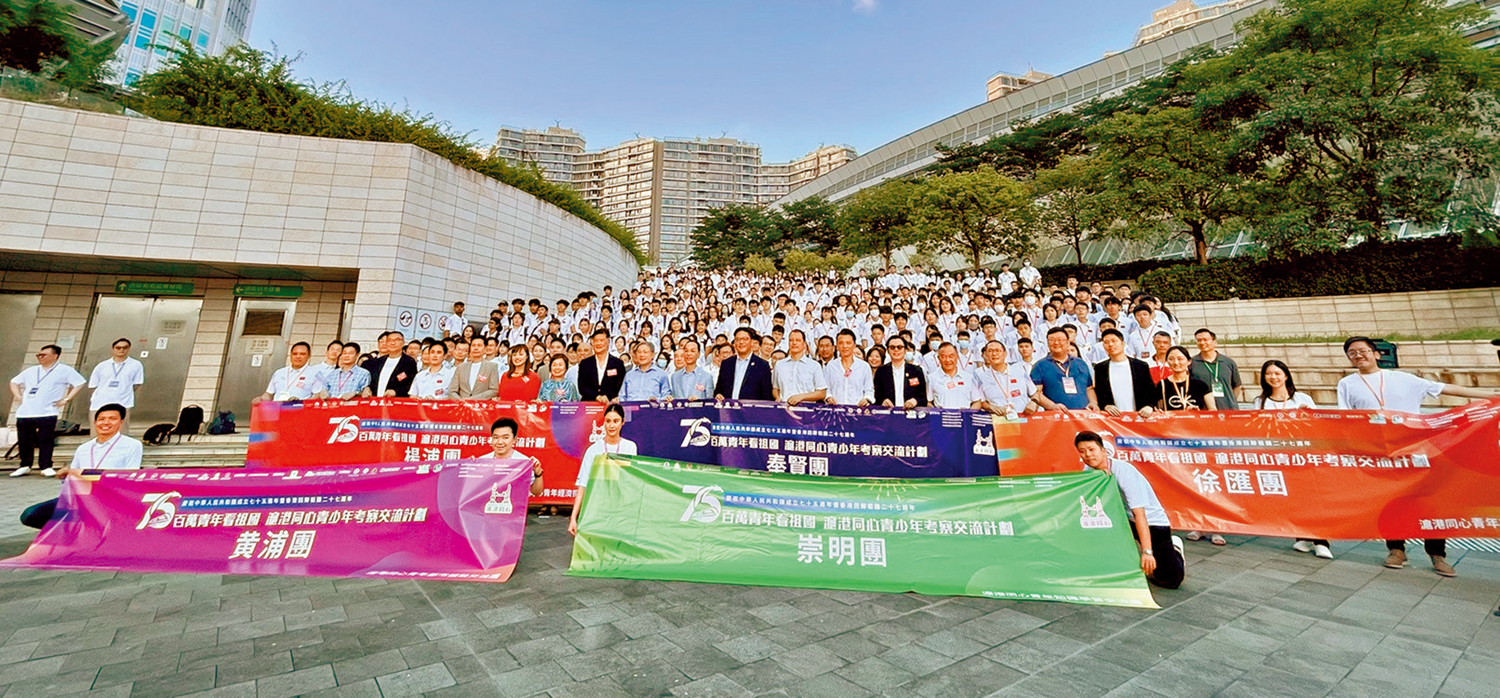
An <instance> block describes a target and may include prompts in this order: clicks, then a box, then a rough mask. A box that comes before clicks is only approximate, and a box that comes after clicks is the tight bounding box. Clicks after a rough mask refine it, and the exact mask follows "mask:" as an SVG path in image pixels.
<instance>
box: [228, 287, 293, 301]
mask: <svg viewBox="0 0 1500 698" xmlns="http://www.w3.org/2000/svg"><path fill="white" fill-rule="evenodd" d="M234 295H236V296H243V297H246V298H301V297H302V287H301V286H274V285H269V284H237V285H235V287H234Z"/></svg>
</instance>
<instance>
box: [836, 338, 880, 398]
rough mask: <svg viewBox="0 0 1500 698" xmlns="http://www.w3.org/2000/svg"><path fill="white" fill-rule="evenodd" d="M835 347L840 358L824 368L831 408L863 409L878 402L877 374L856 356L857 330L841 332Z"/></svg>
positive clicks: (868, 363) (865, 361) (868, 364)
mask: <svg viewBox="0 0 1500 698" xmlns="http://www.w3.org/2000/svg"><path fill="white" fill-rule="evenodd" d="M837 337H838V341H837V342H836V343H835V346H836V349H837V351H838V356H837V358H835V359H834V360H832V361H829V362H828V364H827V365H825V366H824V367H823V378H824V379H825V380H826V381H827V382H828V394H827V396H825V397H824V398H823V401H824V402H827V403H828V404H830V405H852V406H856V407H864V406H865V405H869V404H873V403H874V402H875V371H874V370H873V369H872V368H871V367H870V362H869V361H867V360H864V359H860V358H859V357H857V356H855V355H854V349H855V339H854V330H848V329H844V330H839V332H838V335H837Z"/></svg>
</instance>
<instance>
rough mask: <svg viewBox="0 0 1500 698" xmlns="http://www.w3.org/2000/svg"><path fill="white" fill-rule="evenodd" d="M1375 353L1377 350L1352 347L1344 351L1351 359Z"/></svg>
mask: <svg viewBox="0 0 1500 698" xmlns="http://www.w3.org/2000/svg"><path fill="white" fill-rule="evenodd" d="M1374 353H1375V352H1373V351H1370V350H1369V349H1350V350H1349V351H1346V352H1344V356H1347V357H1349V358H1351V359H1357V358H1359V357H1361V356H1366V355H1369V354H1374Z"/></svg>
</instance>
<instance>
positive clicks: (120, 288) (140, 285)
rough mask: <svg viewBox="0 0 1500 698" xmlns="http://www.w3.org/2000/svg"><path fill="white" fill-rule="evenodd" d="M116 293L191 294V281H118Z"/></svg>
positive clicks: (137, 294)
mask: <svg viewBox="0 0 1500 698" xmlns="http://www.w3.org/2000/svg"><path fill="white" fill-rule="evenodd" d="M115 293H126V294H130V295H134V296H191V295H193V284H192V282H191V281H116V282H115Z"/></svg>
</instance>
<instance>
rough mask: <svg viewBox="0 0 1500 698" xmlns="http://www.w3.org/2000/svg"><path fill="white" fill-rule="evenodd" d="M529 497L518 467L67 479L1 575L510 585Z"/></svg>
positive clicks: (461, 464) (451, 464)
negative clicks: (99, 573)
mask: <svg viewBox="0 0 1500 698" xmlns="http://www.w3.org/2000/svg"><path fill="white" fill-rule="evenodd" d="M530 486H531V468H530V467H529V463H528V462H526V461H519V460H517V461H494V460H470V461H448V462H440V463H417V464H391V465H372V466H358V467H352V466H351V467H322V468H307V469H285V470H281V469H278V470H137V471H129V472H106V473H102V474H99V475H89V476H86V477H70V478H67V479H66V480H64V481H63V486H62V494H61V496H60V498H59V500H58V504H57V514H56V515H55V516H53V518H52V521H51V522H49V523H48V524H47V526H46V528H43V529H42V532H41V533H39V534H38V535H37V537H36V540H35V541H33V542H32V544H31V547H30V548H28V549H27V550H26V552H25V553H22V554H21V555H18V556H16V557H13V558H10V559H8V560H0V567H46V568H55V569H73V570H130V571H136V572H187V573H203V574H253V575H296V576H320V577H384V578H401V579H436V580H455V581H471V582H504V581H505V580H507V579H509V578H510V575H511V572H512V571H513V570H514V569H515V566H516V560H517V559H518V558H519V557H520V554H521V539H522V536H523V534H524V533H525V528H526V500H527V495H528V493H529V488H530Z"/></svg>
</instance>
